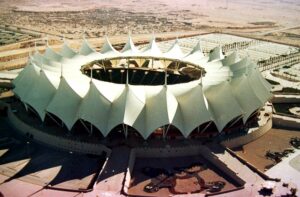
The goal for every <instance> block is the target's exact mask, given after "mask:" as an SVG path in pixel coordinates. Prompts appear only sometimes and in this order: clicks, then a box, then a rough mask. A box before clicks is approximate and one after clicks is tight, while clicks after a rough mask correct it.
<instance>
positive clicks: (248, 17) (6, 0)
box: [0, 0, 300, 44]
mask: <svg viewBox="0 0 300 197" xmlns="http://www.w3.org/2000/svg"><path fill="white" fill-rule="evenodd" d="M0 24H2V25H6V26H7V27H8V26H17V27H21V28H26V29H30V30H33V31H37V32H40V33H44V34H51V35H58V36H62V35H64V36H65V37H66V38H82V36H83V34H85V36H86V37H99V36H103V35H105V34H106V35H109V36H116V35H124V34H127V33H128V32H131V33H133V34H149V33H152V32H155V33H161V32H177V31H180V32H182V31H195V30H197V31H199V30H202V31H204V30H207V31H223V32H234V33H243V34H251V35H252V36H257V37H266V38H268V39H270V40H272V39H273V40H274V39H275V40H284V41H285V42H287V43H292V44H294V43H295V42H296V43H299V42H300V41H299V37H300V35H299V34H300V2H299V1H298V0H286V1H280V0H243V1H238V0H189V1H184V0H175V1H170V0H154V1H146V0H129V1H122V0H112V1H108V0H66V1H63V2H62V1H59V0H52V1H46V0H30V1H29V0H3V1H0ZM253 32H254V33H253Z"/></svg>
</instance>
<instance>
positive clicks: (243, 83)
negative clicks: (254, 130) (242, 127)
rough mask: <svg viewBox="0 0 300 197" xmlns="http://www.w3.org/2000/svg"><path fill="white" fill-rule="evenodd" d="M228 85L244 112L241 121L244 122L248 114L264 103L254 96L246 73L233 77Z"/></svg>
mask: <svg viewBox="0 0 300 197" xmlns="http://www.w3.org/2000/svg"><path fill="white" fill-rule="evenodd" d="M230 85H231V89H232V92H233V94H234V96H235V98H236V99H237V101H238V103H239V105H240V106H241V108H242V109H243V111H244V112H245V114H244V116H243V121H244V123H246V121H247V120H248V118H249V117H250V115H251V114H252V113H253V112H254V111H255V110H257V109H258V108H259V107H260V106H262V105H264V103H262V102H261V101H260V100H259V98H258V97H257V96H256V94H255V92H254V91H253V89H252V88H251V84H250V83H249V81H248V79H247V77H246V75H242V76H240V77H237V78H233V80H232V81H231V82H230Z"/></svg>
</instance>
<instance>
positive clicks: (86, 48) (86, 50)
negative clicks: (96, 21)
mask: <svg viewBox="0 0 300 197" xmlns="http://www.w3.org/2000/svg"><path fill="white" fill-rule="evenodd" d="M95 52H96V51H95V50H94V49H93V48H92V47H91V46H90V44H89V43H88V41H87V40H86V39H83V42H82V45H81V47H80V49H79V53H80V54H82V55H86V56H87V55H90V54H92V53H95Z"/></svg>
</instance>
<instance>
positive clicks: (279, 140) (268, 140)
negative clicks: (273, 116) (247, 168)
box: [236, 129, 300, 171]
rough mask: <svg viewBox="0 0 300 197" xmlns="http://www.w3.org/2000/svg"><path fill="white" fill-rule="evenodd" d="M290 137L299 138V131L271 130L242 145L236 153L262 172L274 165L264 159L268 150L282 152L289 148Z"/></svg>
mask: <svg viewBox="0 0 300 197" xmlns="http://www.w3.org/2000/svg"><path fill="white" fill-rule="evenodd" d="M291 137H300V131H292V130H283V129H271V130H270V131H268V132H267V133H266V134H265V135H263V136H262V137H260V138H259V139H257V140H255V141H253V142H251V143H249V144H246V145H244V146H243V147H241V148H240V149H238V150H236V152H237V153H238V154H239V155H240V156H242V157H243V158H244V159H246V160H247V161H248V162H250V163H251V164H253V165H254V166H256V167H257V168H258V169H260V170H262V171H264V169H265V168H266V167H268V166H271V165H272V164H274V162H273V161H271V160H268V159H266V158H265V154H266V152H267V151H268V150H271V151H283V150H284V149H286V148H290V147H291V145H290V144H289V140H290V138H291Z"/></svg>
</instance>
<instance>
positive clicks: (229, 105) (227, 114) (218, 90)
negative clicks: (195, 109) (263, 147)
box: [204, 82, 244, 132]
mask: <svg viewBox="0 0 300 197" xmlns="http://www.w3.org/2000/svg"><path fill="white" fill-rule="evenodd" d="M204 94H205V97H206V98H207V101H208V107H209V110H211V112H212V113H213V118H214V122H215V124H216V126H217V128H218V130H219V131H220V132H221V131H222V130H223V129H224V127H225V126H226V125H227V123H229V122H230V121H231V120H233V119H234V118H237V117H238V116H241V115H243V114H244V112H243V110H242V109H241V107H240V105H239V103H238V102H237V100H236V98H235V96H234V95H233V93H232V90H231V86H230V85H229V84H228V82H224V83H222V84H220V85H216V86H210V87H208V88H207V89H206V90H205V91H204Z"/></svg>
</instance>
